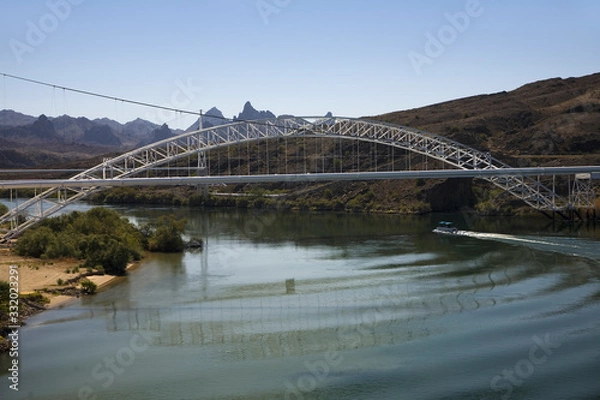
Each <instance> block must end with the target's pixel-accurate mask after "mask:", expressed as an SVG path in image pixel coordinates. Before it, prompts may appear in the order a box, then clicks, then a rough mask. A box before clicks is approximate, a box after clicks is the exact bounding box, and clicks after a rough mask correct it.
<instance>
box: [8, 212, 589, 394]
mask: <svg viewBox="0 0 600 400" xmlns="http://www.w3.org/2000/svg"><path fill="white" fill-rule="evenodd" d="M118 210H119V211H120V212H122V213H123V214H124V215H126V216H128V217H129V218H131V220H132V221H135V222H139V223H141V222H144V221H145V220H147V219H149V218H155V217H157V216H158V215H160V214H163V213H168V212H176V213H178V214H180V215H182V216H185V217H186V218H187V219H188V231H187V232H186V234H187V235H188V236H189V237H191V236H199V237H203V238H205V239H206V248H205V250H204V251H202V252H187V253H184V254H175V255H166V254H161V255H153V256H151V257H149V258H148V259H146V260H145V261H144V263H143V265H142V266H141V267H140V268H138V269H135V270H134V271H132V272H131V273H130V275H129V276H128V277H127V278H125V279H124V280H122V281H121V282H119V283H118V284H116V285H115V286H113V287H111V288H110V289H108V290H106V291H103V292H102V293H99V294H97V295H95V296H92V297H86V298H84V299H80V300H77V301H75V302H74V303H72V304H70V305H68V306H66V307H64V308H61V309H56V310H51V311H47V312H44V313H42V314H40V315H37V316H35V317H33V318H31V319H30V320H29V322H28V324H27V326H26V327H24V328H22V329H21V331H20V354H19V361H20V371H19V373H20V382H19V384H20V385H19V388H20V390H19V392H18V393H15V392H14V391H11V390H10V389H9V388H8V383H7V382H8V380H7V379H6V378H7V373H6V372H4V371H6V369H7V368H8V365H9V364H8V363H9V362H10V359H9V358H8V357H7V356H3V357H2V358H0V363H1V364H2V371H3V373H4V375H3V376H2V381H3V382H4V383H3V384H1V385H0V397H1V398H2V399H5V398H7V399H13V398H15V399H19V398H32V399H78V398H97V399H564V398H573V399H595V398H598V396H599V395H600V379H599V378H600V375H599V373H598V371H600V345H599V343H600V340H599V339H600V269H599V264H600V247H599V246H598V245H599V241H600V235H599V233H598V232H597V231H596V230H595V229H594V227H593V226H586V225H582V226H569V225H560V224H556V225H554V226H553V225H548V221H546V220H545V219H536V218H532V219H527V220H524V219H476V220H472V219H470V218H465V216H463V215H460V214H456V215H445V216H426V217H399V216H368V215H345V214H344V215H336V214H295V213H275V212H260V211H259V212H250V213H242V212H236V211H230V212H213V213H203V212H201V211H199V210H189V209H164V208H151V209H143V208H118ZM439 219H451V220H454V221H455V222H456V224H457V226H458V227H459V228H461V229H464V230H466V231H468V232H469V234H468V235H466V236H461V237H449V236H440V235H436V234H433V233H431V230H432V229H433V228H434V227H435V225H436V224H437V221H438V220H439ZM292 280H293V282H292ZM286 281H287V282H286Z"/></svg>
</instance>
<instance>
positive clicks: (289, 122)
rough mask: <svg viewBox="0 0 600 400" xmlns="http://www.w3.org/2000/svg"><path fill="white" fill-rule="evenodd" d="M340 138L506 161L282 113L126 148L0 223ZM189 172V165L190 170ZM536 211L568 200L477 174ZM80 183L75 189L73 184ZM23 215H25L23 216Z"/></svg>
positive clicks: (469, 161)
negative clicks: (118, 189) (270, 144)
mask: <svg viewBox="0 0 600 400" xmlns="http://www.w3.org/2000/svg"><path fill="white" fill-rule="evenodd" d="M302 137H320V138H342V139H350V140H360V141H368V142H373V143H377V144H383V145H387V146H392V147H395V148H399V149H404V150H407V151H409V152H413V153H418V154H422V155H424V156H426V157H428V158H432V159H435V160H439V161H442V162H443V163H445V165H449V166H451V167H453V168H455V169H463V170H500V169H504V168H510V166H509V165H507V164H505V163H503V162H501V161H500V160H498V159H496V158H494V157H492V156H491V155H490V154H489V153H487V152H483V151H480V150H477V149H473V148H471V147H468V146H465V145H463V144H460V143H458V142H455V141H452V140H450V139H447V138H444V137H442V136H438V135H435V134H432V133H429V132H424V131H421V130H418V129H413V128H409V127H405V126H399V125H393V124H386V123H381V122H374V121H369V120H363V119H351V118H339V117H325V118H322V117H320V118H308V117H306V118H300V117H285V118H274V119H268V120H257V121H237V122H232V123H228V124H225V125H220V126H214V127H209V128H206V129H202V130H198V131H194V132H188V133H183V134H180V135H178V136H175V137H172V138H169V139H165V140H162V141H159V142H155V143H152V144H149V145H147V146H143V147H140V148H137V149H135V150H132V151H129V152H127V153H124V154H122V155H119V156H117V157H114V158H110V159H105V160H104V161H103V162H102V163H100V164H98V165H96V166H94V167H92V168H90V169H88V170H86V171H84V172H81V173H79V174H77V175H75V176H73V177H72V178H70V179H69V181H74V182H73V185H69V186H68V187H53V188H49V189H46V190H44V191H42V192H41V193H40V194H38V195H36V196H35V197H33V198H31V199H29V200H27V201H25V202H23V203H21V204H19V205H18V206H17V207H15V208H13V209H11V210H10V211H9V212H7V213H6V214H4V215H3V216H1V217H0V224H7V223H9V228H8V229H6V230H5V231H4V232H3V233H2V237H1V239H2V240H3V241H6V240H8V239H11V238H13V237H16V236H18V235H19V234H20V233H22V232H23V231H24V230H25V229H27V228H28V227H30V226H32V225H34V224H36V223H37V222H39V221H41V220H43V219H45V218H47V217H48V216H50V215H52V214H54V213H56V212H57V211H59V210H61V209H62V208H64V207H66V206H67V205H69V204H71V203H73V202H75V201H78V200H80V199H82V198H84V197H86V196H88V195H90V194H91V193H94V192H96V191H98V190H100V189H101V187H99V186H91V185H90V182H93V181H94V180H101V179H102V180H106V179H110V180H114V181H115V184H117V183H118V182H120V183H125V182H123V181H125V180H127V179H130V178H136V177H140V176H143V175H144V174H147V173H148V171H150V170H152V169H156V168H159V167H162V166H165V165H168V164H169V163H171V162H175V161H178V160H181V159H184V158H185V157H197V165H196V166H195V170H194V172H193V173H194V174H197V175H201V174H206V173H208V169H207V154H208V152H210V151H211V150H213V149H216V148H220V147H225V146H233V145H240V144H242V143H247V142H253V141H261V140H268V139H274V138H302ZM190 171H192V169H190ZM483 179H486V180H488V181H490V182H492V183H493V184H494V185H496V186H498V187H500V188H502V189H503V190H505V191H507V192H509V193H511V194H512V195H514V196H516V197H517V198H519V199H521V200H523V201H524V202H525V203H527V204H528V205H530V206H531V207H534V208H535V209H537V210H539V211H542V212H558V213H562V212H564V211H566V210H568V209H570V208H572V204H571V203H570V202H569V200H567V199H566V198H564V197H561V196H559V195H557V194H556V193H555V191H554V190H553V189H550V188H549V187H547V186H545V185H543V184H541V183H540V182H539V180H535V179H533V178H530V177H525V176H518V175H505V174H498V175H497V176H494V175H489V176H486V177H483ZM79 181H81V182H85V183H86V184H85V185H82V186H81V187H77V186H76V182H79ZM23 215H25V216H26V217H25V218H23Z"/></svg>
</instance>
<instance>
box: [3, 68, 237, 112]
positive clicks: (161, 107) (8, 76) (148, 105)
mask: <svg viewBox="0 0 600 400" xmlns="http://www.w3.org/2000/svg"><path fill="white" fill-rule="evenodd" d="M2 76H4V77H7V78H12V79H17V80H20V81H24V82H29V83H35V84H36V85H42V86H48V87H51V88H55V89H62V90H68V91H70V92H74V93H79V94H85V95H87V96H95V97H100V98H103V99H108V100H116V101H122V102H124V103H131V104H136V105H138V106H144V107H151V108H158V109H161V110H167V111H175V112H178V113H182V114H191V115H198V116H201V115H202V114H201V113H200V112H198V111H189V110H182V109H179V108H173V107H166V106H160V105H157V104H152V103H146V102H143V101H136V100H128V99H124V98H121V97H115V96H108V95H105V94H101V93H95V92H91V91H88V90H81V89H73V88H69V87H66V86H60V85H55V84H52V83H47V82H42V81H38V80H35V79H29V78H24V77H22V76H16V75H11V74H6V73H2ZM211 118H213V116H212V115H211ZM214 118H219V117H214ZM223 119H227V118H223Z"/></svg>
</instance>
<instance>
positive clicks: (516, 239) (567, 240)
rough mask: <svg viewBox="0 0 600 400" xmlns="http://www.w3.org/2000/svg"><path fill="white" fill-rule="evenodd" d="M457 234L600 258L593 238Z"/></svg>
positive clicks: (460, 232)
mask: <svg viewBox="0 0 600 400" xmlns="http://www.w3.org/2000/svg"><path fill="white" fill-rule="evenodd" d="M456 235H460V236H467V237H471V238H475V239H481V240H494V241H498V242H502V243H507V244H514V245H523V246H527V247H530V248H533V249H535V250H540V251H550V252H554V253H560V254H565V255H569V256H575V257H584V258H588V259H591V260H595V261H598V260H600V244H599V243H598V242H597V241H594V240H591V239H582V238H575V237H564V236H516V235H508V234H501V233H484V232H473V231H458V232H457V233H456Z"/></svg>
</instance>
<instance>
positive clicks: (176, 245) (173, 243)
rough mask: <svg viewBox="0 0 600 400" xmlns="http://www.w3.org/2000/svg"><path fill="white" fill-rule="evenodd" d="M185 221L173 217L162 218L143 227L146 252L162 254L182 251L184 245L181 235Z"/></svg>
mask: <svg viewBox="0 0 600 400" xmlns="http://www.w3.org/2000/svg"><path fill="white" fill-rule="evenodd" d="M185 224H186V220H185V219H180V220H178V219H176V218H175V216H173V215H170V216H162V217H160V218H159V219H158V221H157V222H155V223H151V224H148V225H146V227H144V229H143V230H144V231H145V232H146V233H147V236H148V250H150V251H155V252H162V253H176V252H180V251H183V249H184V248H185V243H184V242H183V238H182V237H181V235H182V234H183V231H184V229H185Z"/></svg>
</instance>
